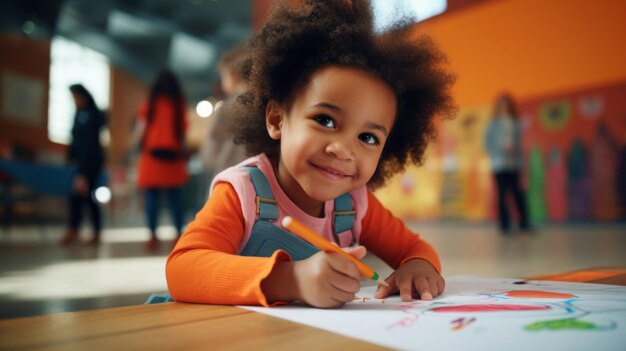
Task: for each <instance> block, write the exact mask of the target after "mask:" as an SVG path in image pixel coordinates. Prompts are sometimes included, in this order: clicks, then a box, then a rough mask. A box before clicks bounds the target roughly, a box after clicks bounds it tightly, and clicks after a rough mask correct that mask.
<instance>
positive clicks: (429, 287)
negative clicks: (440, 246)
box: [361, 192, 445, 301]
mask: <svg viewBox="0 0 626 351" xmlns="http://www.w3.org/2000/svg"><path fill="white" fill-rule="evenodd" d="M362 224H363V231H362V233H361V243H362V244H363V245H365V246H366V247H367V248H368V249H369V250H370V251H371V252H373V253H374V254H376V255H377V256H379V257H380V258H382V259H383V260H385V261H386V262H387V263H388V264H389V265H391V266H392V267H393V268H394V269H395V272H393V273H392V274H391V275H390V276H389V277H387V278H386V279H385V281H386V282H387V284H389V286H382V285H379V286H378V290H377V291H376V294H375V297H376V298H379V299H382V298H385V297H387V296H389V295H390V294H394V293H399V294H400V298H401V299H402V301H411V299H413V298H421V299H423V300H431V299H433V298H434V297H436V296H438V295H440V294H441V293H442V292H443V290H444V287H445V281H444V280H443V278H442V277H441V264H440V263H439V257H438V256H437V253H436V252H435V250H434V249H433V247H432V246H431V245H430V244H428V243H427V242H425V241H424V240H422V239H420V238H419V236H418V235H417V234H415V233H413V232H411V231H410V230H409V229H408V228H407V227H406V226H405V225H404V223H403V222H402V221H401V220H400V219H398V218H396V217H394V216H393V215H392V214H391V212H389V210H387V209H386V208H384V207H383V206H382V205H381V204H380V202H379V201H378V200H377V199H376V198H375V197H374V195H372V194H371V193H370V192H368V210H367V213H366V215H365V217H364V218H363V222H362Z"/></svg>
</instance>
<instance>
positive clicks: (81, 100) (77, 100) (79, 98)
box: [72, 93, 87, 108]
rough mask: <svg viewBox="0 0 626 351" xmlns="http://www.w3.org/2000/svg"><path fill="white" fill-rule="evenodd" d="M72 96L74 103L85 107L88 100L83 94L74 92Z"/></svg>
mask: <svg viewBox="0 0 626 351" xmlns="http://www.w3.org/2000/svg"><path fill="white" fill-rule="evenodd" d="M72 97H73V98H74V105H76V108H83V107H85V105H87V102H86V101H85V98H84V97H83V96H82V95H80V94H76V93H72Z"/></svg>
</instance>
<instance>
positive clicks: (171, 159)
mask: <svg viewBox="0 0 626 351" xmlns="http://www.w3.org/2000/svg"><path fill="white" fill-rule="evenodd" d="M187 124H188V122H187V113H186V101H185V98H184V96H183V91H182V89H181V87H180V84H179V82H178V79H177V78H176V76H175V75H174V74H173V73H172V72H169V71H163V72H161V73H160V74H159V75H158V77H157V78H156V81H155V82H154V83H153V85H152V88H151V90H150V95H149V97H148V99H147V101H145V102H144V103H143V104H142V105H141V106H140V108H139V111H138V121H137V125H136V131H135V133H136V135H138V136H141V137H140V142H139V143H140V155H139V166H138V176H137V186H138V187H139V188H140V189H142V190H143V193H144V209H145V213H146V218H147V222H148V228H149V230H150V240H149V241H148V242H147V243H146V249H147V250H155V249H156V248H157V247H158V246H159V240H158V238H157V232H156V231H157V224H158V217H159V207H160V200H161V196H162V195H166V197H167V200H168V203H169V208H170V211H171V216H172V222H173V224H174V227H175V228H176V234H177V238H176V240H177V239H178V237H179V236H180V235H181V233H182V229H183V214H184V211H183V206H182V199H181V189H182V187H183V186H184V185H185V183H186V182H187V180H188V178H189V175H188V173H187V157H186V148H185V133H186V131H187Z"/></svg>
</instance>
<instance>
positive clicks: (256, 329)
mask: <svg viewBox="0 0 626 351" xmlns="http://www.w3.org/2000/svg"><path fill="white" fill-rule="evenodd" d="M527 278H530V279H546V280H548V279H549V280H561V281H578V282H581V281H582V282H594V283H603V284H614V285H626V267H624V268H598V269H588V270H583V271H577V272H568V273H564V274H558V275H545V276H535V277H527ZM117 349H124V350H149V351H151V350H185V351H187V350H213V349H220V350H255V351H256V350H282V349H284V350H313V349H315V350H319V349H324V350H348V349H350V350H353V349H354V350H373V349H376V350H381V349H384V348H382V347H380V346H377V345H373V344H370V343H367V342H364V341H360V340H356V339H352V338H349V337H345V336H342V335H338V334H334V333H331V332H327V331H324V330H320V329H317V328H313V327H309V326H306V325H302V324H298V323H294V322H290V321H286V320H283V319H279V318H275V317H271V316H267V315H264V314H261V313H256V312H252V311H248V310H243V309H240V308H237V307H233V306H212V305H194V304H185V303H176V302H172V303H161V304H154V305H139V306H131V307H119V308H107V309H100V310H92V311H82V312H68V313H58V314H51V315H44V316H38V317H27V318H17V319H10V320H4V321H0V350H89V351H93V350H117Z"/></svg>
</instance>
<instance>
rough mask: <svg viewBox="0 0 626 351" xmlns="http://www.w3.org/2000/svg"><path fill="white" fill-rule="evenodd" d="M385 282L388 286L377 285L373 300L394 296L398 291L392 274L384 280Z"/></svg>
mask: <svg viewBox="0 0 626 351" xmlns="http://www.w3.org/2000/svg"><path fill="white" fill-rule="evenodd" d="M385 282H386V283H387V284H389V286H384V285H381V284H379V285H378V289H376V293H375V294H374V298H377V299H384V298H386V297H387V296H389V295H391V294H394V293H396V292H397V291H398V285H397V284H396V279H395V278H394V276H393V274H392V275H390V276H389V277H388V278H387V279H385Z"/></svg>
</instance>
